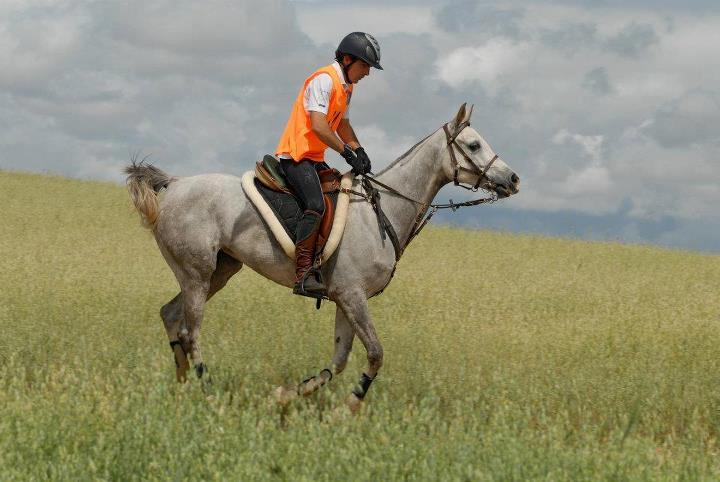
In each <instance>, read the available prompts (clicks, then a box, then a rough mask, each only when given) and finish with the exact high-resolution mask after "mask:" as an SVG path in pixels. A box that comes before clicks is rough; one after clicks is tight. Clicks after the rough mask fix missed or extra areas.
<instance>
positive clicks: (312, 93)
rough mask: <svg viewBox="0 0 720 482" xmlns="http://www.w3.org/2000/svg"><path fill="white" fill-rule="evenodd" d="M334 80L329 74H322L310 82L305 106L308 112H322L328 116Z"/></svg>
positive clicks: (304, 100)
mask: <svg viewBox="0 0 720 482" xmlns="http://www.w3.org/2000/svg"><path fill="white" fill-rule="evenodd" d="M332 86H333V85H332V79H331V78H330V75H329V74H320V75H318V76H317V77H315V78H314V79H312V80H311V81H310V83H309V84H308V86H307V88H306V89H305V97H304V99H303V106H304V107H305V110H306V111H307V112H310V111H314V112H322V113H323V114H325V115H327V113H328V107H329V105H330V93H331V92H332Z"/></svg>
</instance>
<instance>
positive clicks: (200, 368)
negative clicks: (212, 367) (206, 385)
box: [195, 363, 210, 382]
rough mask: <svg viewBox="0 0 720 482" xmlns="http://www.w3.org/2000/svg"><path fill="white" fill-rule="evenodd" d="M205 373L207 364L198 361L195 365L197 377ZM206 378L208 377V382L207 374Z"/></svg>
mask: <svg viewBox="0 0 720 482" xmlns="http://www.w3.org/2000/svg"><path fill="white" fill-rule="evenodd" d="M206 373H207V365H206V364H204V363H198V364H197V365H195V375H197V377H198V378H202V377H203V375H205V374H206ZM206 378H208V382H209V381H210V380H209V378H210V377H209V376H208V377H206Z"/></svg>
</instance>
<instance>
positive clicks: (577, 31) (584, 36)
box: [540, 23, 598, 55]
mask: <svg viewBox="0 0 720 482" xmlns="http://www.w3.org/2000/svg"><path fill="white" fill-rule="evenodd" d="M540 41H541V42H542V43H543V44H545V45H547V46H548V47H552V48H554V49H556V50H561V51H563V52H565V53H567V54H570V55H572V54H574V53H576V52H578V51H579V50H581V49H586V48H588V47H592V46H595V45H596V44H597V42H598V40H597V26H596V25H595V24H593V23H566V24H564V25H560V26H559V27H558V28H556V29H553V30H549V29H545V30H542V31H541V32H540Z"/></svg>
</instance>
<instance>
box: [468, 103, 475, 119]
mask: <svg viewBox="0 0 720 482" xmlns="http://www.w3.org/2000/svg"><path fill="white" fill-rule="evenodd" d="M474 108H475V104H473V105H471V106H470V112H468V115H467V121H468V122H470V118H471V117H472V111H473V109H474Z"/></svg>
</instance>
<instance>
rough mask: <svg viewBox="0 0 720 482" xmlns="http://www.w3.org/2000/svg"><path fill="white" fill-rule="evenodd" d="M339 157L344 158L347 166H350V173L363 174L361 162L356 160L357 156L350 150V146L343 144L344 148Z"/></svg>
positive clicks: (358, 159)
mask: <svg viewBox="0 0 720 482" xmlns="http://www.w3.org/2000/svg"><path fill="white" fill-rule="evenodd" d="M340 155H341V156H343V157H344V158H345V160H346V161H347V163H348V164H350V166H351V167H352V172H354V173H355V174H363V172H362V169H363V162H362V161H361V160H360V158H358V156H357V154H356V153H355V152H354V151H353V150H352V149H350V146H348V145H347V144H345V148H344V149H343V151H342V152H341V153H340ZM365 157H367V156H365Z"/></svg>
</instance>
